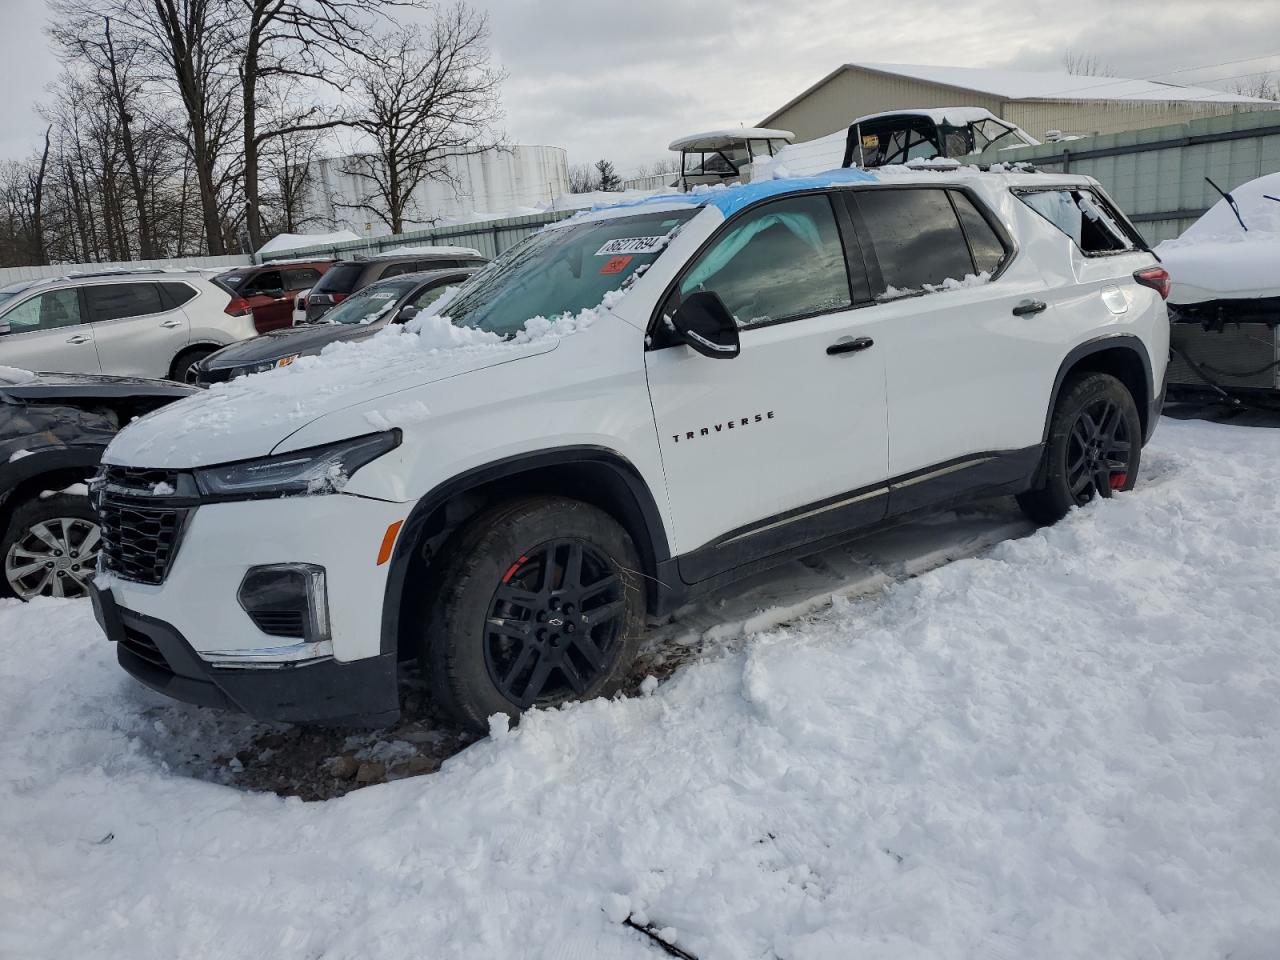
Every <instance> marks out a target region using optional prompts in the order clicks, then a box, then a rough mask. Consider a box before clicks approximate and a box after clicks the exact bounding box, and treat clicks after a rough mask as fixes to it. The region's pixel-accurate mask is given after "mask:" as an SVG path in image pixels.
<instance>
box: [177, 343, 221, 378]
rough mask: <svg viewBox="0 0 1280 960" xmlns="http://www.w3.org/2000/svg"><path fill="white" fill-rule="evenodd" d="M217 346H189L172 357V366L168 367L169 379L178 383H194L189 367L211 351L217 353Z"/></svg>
mask: <svg viewBox="0 0 1280 960" xmlns="http://www.w3.org/2000/svg"><path fill="white" fill-rule="evenodd" d="M217 352H218V348H217V347H190V348H188V349H186V350H183V351H182V352H181V353H180V354H178V355H177V356H176V357H174V358H173V366H171V367H170V368H169V379H170V380H176V381H178V383H194V382H195V381H194V379H193V377H192V375H191V368H192V366H194V365H195V364H197V363H199V362H200V361H201V360H203V359H204V358H205V357H207V356H209V354H211V353H217Z"/></svg>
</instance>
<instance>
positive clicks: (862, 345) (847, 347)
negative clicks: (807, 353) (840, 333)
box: [827, 337, 876, 356]
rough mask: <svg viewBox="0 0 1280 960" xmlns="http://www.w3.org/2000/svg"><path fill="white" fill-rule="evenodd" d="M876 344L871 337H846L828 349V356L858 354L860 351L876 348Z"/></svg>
mask: <svg viewBox="0 0 1280 960" xmlns="http://www.w3.org/2000/svg"><path fill="white" fill-rule="evenodd" d="M875 343H876V342H875V341H874V340H872V339H871V338H870V337H846V338H844V339H843V340H837V341H836V342H835V343H833V344H832V345H831V346H829V347H827V354H828V356H835V355H836V354H838V353H857V352H858V351H859V350H866V349H867V348H868V347H873V346H875Z"/></svg>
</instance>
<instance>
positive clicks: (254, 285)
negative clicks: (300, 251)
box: [214, 260, 334, 333]
mask: <svg viewBox="0 0 1280 960" xmlns="http://www.w3.org/2000/svg"><path fill="white" fill-rule="evenodd" d="M333 264H334V261H333V260H296V261H295V260H288V261H276V262H268V263H263V264H259V265H256V266H250V267H244V268H242V269H239V270H229V271H227V272H226V273H223V274H219V275H218V276H217V277H215V278H214V280H215V282H217V283H219V284H221V285H222V286H223V287H226V288H227V289H228V290H230V291H231V292H232V293H233V294H235V296H236V299H235V300H233V301H232V302H231V303H230V304H229V305H228V306H227V312H228V313H233V315H234V316H244V315H245V314H248V313H252V314H253V325H254V327H256V328H257V330H258V332H259V333H266V332H267V331H268V330H278V329H280V328H281V327H291V326H293V308H294V301H295V300H297V298H298V294H299V293H301V292H302V291H304V290H309V289H311V287H313V286H315V284H316V281H317V280H319V279H320V277H322V276H323V275H324V273H325V271H326V270H328V269H329V268H330V267H331V266H333Z"/></svg>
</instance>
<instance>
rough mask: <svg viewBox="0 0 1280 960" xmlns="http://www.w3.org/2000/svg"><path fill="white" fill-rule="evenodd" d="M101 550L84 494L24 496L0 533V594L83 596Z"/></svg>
mask: <svg viewBox="0 0 1280 960" xmlns="http://www.w3.org/2000/svg"><path fill="white" fill-rule="evenodd" d="M101 549H102V545H101V531H100V529H99V527H98V521H97V518H96V517H95V516H94V513H93V510H92V509H91V508H90V506H89V502H88V500H87V499H86V498H84V497H76V496H72V495H69V494H56V495H54V496H52V497H46V498H43V499H36V500H31V501H28V502H27V503H24V504H22V505H20V506H19V507H18V508H17V509H15V510H14V511H13V514H12V516H11V517H10V519H9V526H8V529H7V530H6V532H5V534H4V536H3V538H0V558H3V563H4V577H3V579H0V593H2V594H4V595H7V596H11V597H17V598H18V599H20V600H33V599H35V598H36V597H84V596H86V595H87V594H88V583H89V581H90V580H91V579H92V577H93V576H94V573H95V572H96V569H97V564H98V553H99V552H100V551H101Z"/></svg>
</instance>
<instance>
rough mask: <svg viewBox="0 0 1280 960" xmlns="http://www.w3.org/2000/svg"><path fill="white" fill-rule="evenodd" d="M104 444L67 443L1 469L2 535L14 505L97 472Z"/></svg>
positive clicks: (0, 531)
mask: <svg viewBox="0 0 1280 960" xmlns="http://www.w3.org/2000/svg"><path fill="white" fill-rule="evenodd" d="M101 459H102V448H101V447H93V448H75V447H67V448H64V449H59V450H49V451H46V452H43V453H38V454H33V455H32V456H29V457H23V458H22V459H20V460H15V461H13V462H12V463H9V464H5V466H7V467H8V468H9V469H8V470H5V471H0V535H3V534H4V533H5V532H6V531H7V530H8V528H9V518H10V517H11V516H12V514H13V511H14V508H15V507H16V506H17V505H18V504H20V503H23V502H24V501H26V500H28V499H30V498H31V497H33V496H39V495H40V494H41V493H42V492H43V491H45V490H53V489H57V490H61V489H64V488H66V487H69V486H71V484H73V483H83V482H84V481H85V480H87V479H88V478H89V477H91V476H93V474H94V472H95V471H97V469H98V463H99V461H100V460H101Z"/></svg>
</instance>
